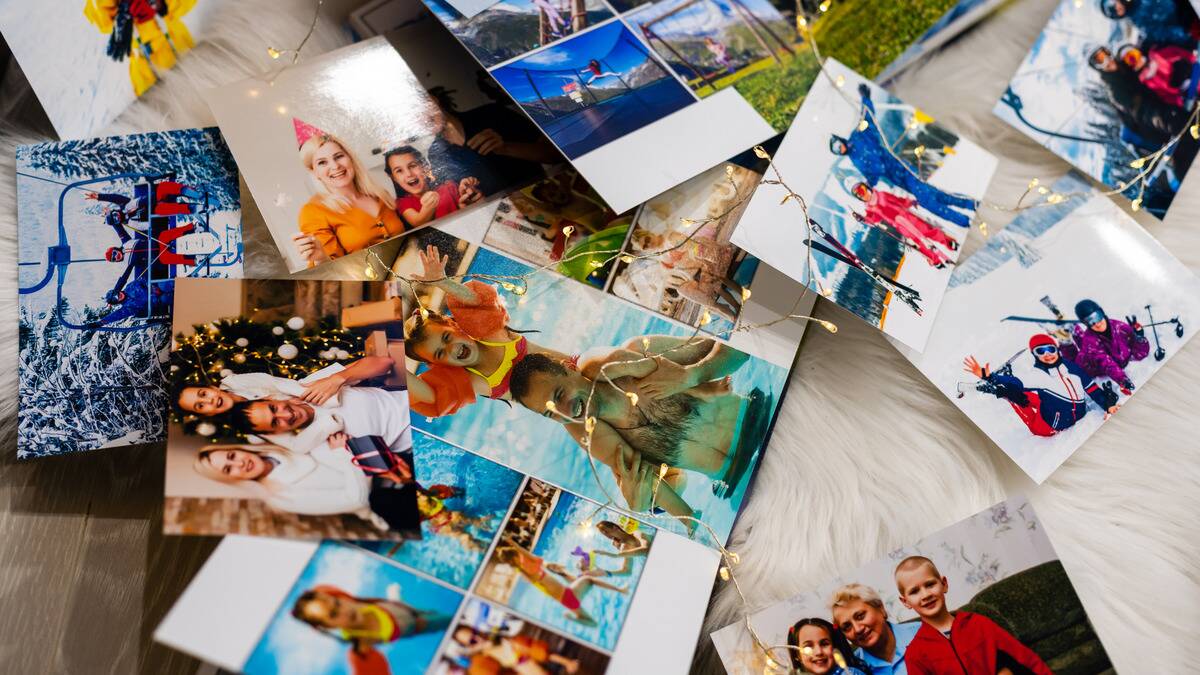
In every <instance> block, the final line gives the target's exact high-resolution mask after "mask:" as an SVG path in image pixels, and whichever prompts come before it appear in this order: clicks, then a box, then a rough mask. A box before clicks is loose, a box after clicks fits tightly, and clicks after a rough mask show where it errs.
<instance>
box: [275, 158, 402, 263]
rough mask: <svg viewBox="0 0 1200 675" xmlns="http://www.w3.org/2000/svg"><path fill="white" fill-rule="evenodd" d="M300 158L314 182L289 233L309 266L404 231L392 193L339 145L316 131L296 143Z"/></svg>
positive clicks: (376, 242)
mask: <svg viewBox="0 0 1200 675" xmlns="http://www.w3.org/2000/svg"><path fill="white" fill-rule="evenodd" d="M300 161H301V163H303V164H304V168H305V169H307V170H308V172H309V173H310V174H311V175H312V177H313V179H314V180H315V181H316V183H317V184H318V185H319V186H320V190H319V191H318V193H317V194H315V195H313V196H312V197H311V198H310V199H309V200H308V203H307V204H305V205H304V206H303V207H302V208H301V209H300V231H299V232H297V233H296V234H294V235H292V241H293V243H295V245H296V249H297V251H299V253H300V256H301V257H303V258H304V259H305V260H307V261H308V265H309V267H312V266H313V265H316V264H318V263H322V262H326V261H328V260H332V259H334V258H340V257H342V256H344V255H347V254H350V253H354V252H355V251H359V250H362V249H364V248H367V247H368V246H372V245H374V244H378V243H379V242H381V241H384V240H385V239H391V238H392V237H394V236H396V235H398V234H401V233H403V232H404V229H405V228H404V222H403V221H402V220H400V217H399V216H397V215H396V211H395V209H396V200H395V197H393V196H392V193H391V191H390V190H388V189H387V188H384V187H382V186H380V185H379V184H378V183H376V182H375V181H374V180H373V179H372V178H371V175H370V174H369V173H367V170H366V168H365V167H364V166H363V165H362V163H361V162H359V161H358V158H357V157H355V156H354V154H353V153H352V152H351V151H350V150H349V148H348V147H347V146H346V144H345V143H342V142H341V141H339V140H338V139H337V138H335V137H333V136H330V135H329V134H317V135H316V136H313V137H312V138H310V139H308V140H307V141H305V142H304V144H303V145H301V146H300Z"/></svg>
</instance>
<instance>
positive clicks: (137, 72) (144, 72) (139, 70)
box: [129, 45, 158, 96]
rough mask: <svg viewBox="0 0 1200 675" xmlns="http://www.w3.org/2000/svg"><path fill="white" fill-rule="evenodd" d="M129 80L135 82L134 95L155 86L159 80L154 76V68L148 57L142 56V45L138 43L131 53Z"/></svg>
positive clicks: (139, 94)
mask: <svg viewBox="0 0 1200 675" xmlns="http://www.w3.org/2000/svg"><path fill="white" fill-rule="evenodd" d="M129 81H130V82H132V83H133V95H134V96H141V95H142V94H144V93H146V90H147V89H149V88H150V87H153V86H154V83H155V82H157V81H158V78H157V77H155V76H154V69H153V68H151V67H150V63H149V62H148V61H146V57H145V56H142V50H141V47H139V46H137V45H135V46H134V49H133V51H131V52H130V53H129Z"/></svg>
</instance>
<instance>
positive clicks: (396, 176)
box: [208, 21, 561, 272]
mask: <svg viewBox="0 0 1200 675" xmlns="http://www.w3.org/2000/svg"><path fill="white" fill-rule="evenodd" d="M429 24H430V26H431V27H432V28H434V29H436V30H437V31H438V32H444V31H442V29H441V28H440V27H439V26H438V25H437V24H436V23H433V22H432V21H430V22H429ZM434 37H436V36H434ZM446 46H449V47H452V48H453V49H454V50H455V51H459V52H460V51H461V50H460V49H459V47H458V45H456V44H455V43H454V40H453V38H451V37H450V36H449V35H444V36H443V39H442V40H441V47H442V48H443V49H444V48H445V47H446ZM462 58H465V55H462V56H461V57H460V60H461V59H462ZM464 65H466V66H467V67H468V68H469V70H468V71H467V72H474V70H476V68H475V67H474V66H473V64H471V63H470V61H469V59H467V61H466V63H465V64H464ZM347 72H388V73H394V74H395V76H394V77H393V78H391V82H392V84H391V86H389V87H385V88H379V87H374V86H368V87H367V89H366V90H364V89H363V87H364V83H363V81H362V80H358V79H354V78H351V77H347V76H346V73H347ZM480 75H481V76H482V77H483V78H486V75H483V74H482V73H480ZM425 79H426V80H430V78H425ZM456 84H460V85H461V83H460V82H459V83H456ZM485 84H487V86H486V87H485V86H484V85H485ZM331 87H332V89H333V91H332V92H331V91H329V89H330V88H331ZM494 90H495V85H494V84H490V83H486V82H485V80H479V81H478V82H474V83H471V84H470V89H469V90H467V89H461V88H452V87H448V86H445V85H444V84H440V83H435V82H433V81H426V82H422V81H420V80H419V79H418V77H417V75H416V74H415V73H414V72H413V71H412V69H411V68H410V67H409V65H408V64H407V63H406V61H405V59H404V57H403V56H402V55H401V54H400V53H399V52H397V48H396V47H395V46H393V44H392V43H390V42H389V41H388V39H387V38H384V37H377V38H372V39H370V40H367V41H364V42H361V43H358V44H355V45H351V46H349V47H345V48H343V49H340V50H338V51H336V52H334V53H331V54H328V55H323V56H321V57H318V58H314V59H311V60H305V62H304V63H303V64H299V65H297V66H295V67H292V68H288V69H286V70H285V71H283V72H282V73H281V74H279V75H278V76H277V77H276V78H274V80H272V84H271V86H269V87H268V86H266V84H265V83H264V82H263V81H262V80H261V79H259V78H252V79H249V80H245V81H243V82H239V83H235V84H231V85H227V86H225V87H220V88H217V89H214V90H211V91H210V92H209V93H208V97H209V103H210V104H211V106H212V108H213V111H214V114H215V115H216V117H217V119H218V120H219V121H220V123H221V125H222V129H223V130H224V131H225V133H226V136H227V137H228V138H229V142H230V147H231V148H232V149H233V152H234V155H235V156H237V157H238V159H239V165H240V166H241V167H242V168H243V170H244V172H245V175H246V181H247V184H248V185H249V187H250V189H251V191H252V192H253V193H254V194H255V195H256V196H257V197H258V200H257V201H258V204H259V206H260V208H261V210H262V213H263V217H264V219H265V220H266V222H267V227H268V229H269V230H270V231H271V234H272V237H273V238H274V240H275V243H276V246H277V247H278V249H279V252H280V254H281V255H282V256H283V259H284V262H285V263H286V267H287V269H288V271H290V272H297V271H300V270H303V269H306V268H309V267H314V266H317V265H321V264H324V263H326V262H329V261H331V260H336V259H339V258H343V257H346V256H350V255H354V254H356V253H359V254H360V255H362V256H365V255H366V254H365V253H361V252H363V251H364V250H365V249H367V248H369V247H371V246H373V245H375V244H379V243H381V242H384V241H387V240H389V239H392V238H394V237H397V236H399V235H401V234H404V233H405V232H410V231H412V230H414V229H418V228H421V227H424V226H426V225H428V224H430V223H431V222H434V221H436V220H438V219H440V218H445V217H447V216H450V215H452V214H455V213H457V212H459V211H461V210H463V209H467V208H470V207H473V206H476V205H479V204H481V203H483V202H484V201H486V200H487V199H489V198H492V197H498V196H502V195H503V194H506V193H507V192H509V191H510V190H512V189H514V188H516V187H518V186H520V185H522V184H524V183H528V182H529V181H531V180H533V179H534V178H535V177H537V176H540V175H542V174H543V169H542V162H557V161H561V155H559V154H558V151H557V150H555V149H554V147H553V145H552V144H551V143H550V142H549V141H548V140H546V138H545V137H544V136H543V135H542V134H541V132H540V131H538V129H537V128H536V127H535V126H534V125H533V124H532V123H531V122H530V121H529V120H528V119H527V118H526V117H525V116H524V115H522V114H521V113H520V111H518V110H517V109H515V108H513V107H511V106H510V105H506V104H504V103H502V102H500V101H499V100H498V98H493V96H495V95H496V94H499V92H496V91H494ZM284 158H287V159H286V160H285V159H284Z"/></svg>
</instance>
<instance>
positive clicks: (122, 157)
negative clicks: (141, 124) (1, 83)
mask: <svg viewBox="0 0 1200 675" xmlns="http://www.w3.org/2000/svg"><path fill="white" fill-rule="evenodd" d="M16 155H17V156H16V165H17V174H18V175H17V223H18V240H19V241H18V256H19V263H18V274H17V276H18V281H17V285H18V289H19V291H18V297H19V301H18V303H19V341H20V346H19V349H20V359H21V361H20V366H19V367H18V372H17V375H18V386H19V392H20V393H19V410H18V414H17V417H18V433H17V456H18V457H22V458H28V457H41V456H45V455H54V454H60V453H66V452H77V451H83V450H95V449H97V448H105V447H115V446H122V445H130V444H134V443H150V442H154V441H161V440H163V439H164V438H165V437H166V427H165V415H164V411H165V409H166V399H167V381H166V379H167V378H166V372H165V370H164V367H163V364H162V362H161V360H160V354H161V353H162V352H163V351H164V350H165V349H166V347H167V343H168V341H169V339H170V336H171V298H172V293H173V289H174V285H175V280H176V279H183V278H193V277H230V276H234V277H236V276H241V273H242V259H243V256H242V223H241V221H242V216H241V202H240V196H239V193H238V171H237V165H236V164H234V161H233V157H232V156H231V155H230V154H229V149H228V148H227V147H226V146H225V142H224V141H223V140H222V138H221V135H220V134H219V133H218V132H217V130H216V129H187V130H180V131H168V132H162V133H150V134H137V135H133V136H114V137H110V138H94V139H87V140H78V141H65V142H62V143H40V144H37V145H22V146H18V148H17V153H16Z"/></svg>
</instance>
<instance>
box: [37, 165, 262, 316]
mask: <svg viewBox="0 0 1200 675" xmlns="http://www.w3.org/2000/svg"><path fill="white" fill-rule="evenodd" d="M23 175H27V176H28V174H23ZM29 177H32V178H37V179H39V180H46V181H49V179H46V178H41V177H38V176H29ZM174 177H175V176H174V174H163V175H153V176H151V175H146V174H140V173H125V174H115V175H111V176H104V177H101V178H90V179H87V180H81V181H77V182H74V183H69V184H65V185H64V187H63V189H62V192H61V193H60V194H59V198H58V226H57V229H58V232H57V234H58V238H57V242H56V243H54V244H51V245H50V246H48V247H47V250H46V257H45V259H44V260H36V261H27V260H22V261H19V262H18V264H19V265H20V266H22V267H34V266H43V265H44V266H45V273H44V274H43V275H42V277H41V278H40V279H39V280H38V281H37V282H36V283H34V284H32V285H29V286H22V287H20V289H19V293H20V295H32V294H35V293H38V292H40V291H42V289H44V288H46V287H47V286H49V285H50V284H51V282H55V300H56V302H55V309H54V311H55V315H56V318H57V319H58V321H59V322H60V323H61V324H62V325H63V326H64V327H66V328H69V329H72V330H94V331H106V332H115V333H122V332H131V331H137V330H142V329H144V328H146V327H147V326H150V325H153V324H160V323H165V322H168V321H170V318H171V299H172V293H171V291H172V286H171V285H172V283H173V282H174V280H175V278H176V275H177V272H178V269H177V268H180V267H184V266H187V267H191V268H192V269H191V272H190V274H189V276H209V275H210V274H211V273H212V271H213V270H214V269H216V268H221V267H230V266H233V265H236V264H238V263H239V262H240V261H241V245H240V243H237V244H234V245H230V242H228V241H222V240H221V239H220V237H219V236H218V235H217V234H216V233H215V232H213V231H212V229H211V226H210V222H209V218H210V215H211V207H210V204H209V194H208V191H207V190H205V191H204V192H203V200H202V202H199V201H194V202H187V203H188V204H190V205H191V206H195V207H198V209H199V210H198V211H195V212H191V213H187V214H174V215H160V214H158V213H156V211H158V210H160V209H159V206H160V203H159V200H158V199H157V193H158V191H157V190H156V189H155V188H156V186H157V185H158V184H159V183H161V182H165V181H168V180H173V179H174ZM121 181H131V182H133V184H134V185H133V197H132V199H131V200H130V201H129V202H128V203H129V204H134V205H136V208H135V209H134V212H133V215H132V216H130V217H129V222H128V223H127V224H126V225H122V227H127V229H128V231H129V237H128V239H123V240H118V241H115V242H114V243H115V244H117V245H116V246H113V247H112V248H110V254H111V251H113V250H116V249H120V250H121V251H122V254H121V255H122V257H121V258H120V259H118V261H120V260H124V256H125V255H126V253H125V251H126V249H125V246H126V245H130V244H131V247H130V249H129V252H128V258H129V260H128V262H127V263H126V269H125V271H124V272H123V273H122V282H123V283H119V285H121V286H122V288H119V289H117V288H114V290H113V291H110V293H112V294H113V295H114V296H115V297H118V298H120V299H119V301H117V302H115V303H114V302H109V304H112V305H114V307H113V309H112V310H111V311H109V312H108V313H107V314H105V315H103V316H101V317H98V318H97V319H96V320H94V321H89V322H86V323H80V322H78V321H75V320H72V319H71V318H70V317H68V316H66V315H65V313H64V311H63V310H64V307H66V306H67V305H68V298H65V297H64V295H63V286H64V284H65V283H66V280H67V272H68V270H69V269H70V266H71V265H82V264H92V263H104V264H113V263H112V262H110V259H109V258H108V257H107V256H108V255H109V254H106V256H105V257H99V258H81V257H75V256H74V255H73V251H72V238H71V236H70V235H71V234H78V235H79V237H78V239H79V241H81V242H90V241H95V240H96V233H95V232H80V233H69V232H68V228H67V227H66V224H65V220H66V219H65V218H64V211H65V208H64V207H65V204H66V199H67V196H68V195H69V194H70V193H71V192H72V191H74V190H80V191H84V192H91V190H84V188H86V187H87V186H94V185H99V184H102V183H119V182H121ZM49 182H57V181H49ZM162 203H163V204H166V203H167V202H165V201H163V202H162ZM120 208H122V209H124V207H123V206H122V207H120ZM165 210H171V209H165ZM174 210H179V209H178V208H176V209H174ZM184 219H186V222H181V221H183V220H184ZM139 226H143V227H144V229H142V227H139ZM88 227H89V228H92V227H95V228H100V231H107V230H108V225H107V224H106V223H105V221H104V219H103V216H99V217H97V219H96V221H95V223H94V224H93V225H89V226H88ZM205 233H207V234H209V235H211V236H212V237H213V238H214V239H215V241H216V245H215V248H214V250H212V251H209V252H206V253H199V254H195V255H183V254H180V253H177V252H176V251H175V250H174V249H173V247H176V246H178V242H179V241H180V238H181V237H182V236H183V235H185V234H205ZM127 242H128V243H127ZM185 259H186V260H187V261H188V263H190V264H184V263H183V262H181V261H182V260H185ZM88 300H89V301H88V302H85V303H84V306H91V305H92V300H93V299H91V298H89V299H88ZM94 300H100V301H102V302H103V301H105V300H106V297H105V295H104V294H103V291H101V290H97V297H96V298H95V299H94ZM118 324H119V325H118Z"/></svg>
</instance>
